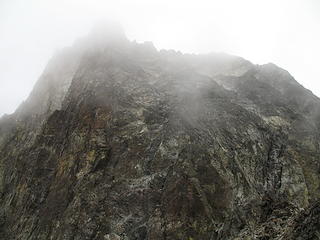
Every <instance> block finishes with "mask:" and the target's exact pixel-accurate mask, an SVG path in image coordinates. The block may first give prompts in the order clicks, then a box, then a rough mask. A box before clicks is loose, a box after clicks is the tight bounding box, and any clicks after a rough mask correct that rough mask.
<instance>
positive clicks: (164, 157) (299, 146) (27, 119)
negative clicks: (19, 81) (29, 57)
mask: <svg viewBox="0 0 320 240" xmlns="http://www.w3.org/2000/svg"><path fill="white" fill-rule="evenodd" d="M110 29H111V30H110ZM319 129H320V99H319V98H317V97H316V96H314V95H313V94H312V93H311V92H310V91H309V90H307V89H305V88H303V87H302V86H301V85H300V84H299V83H298V82H297V81H296V80H295V79H294V78H293V77H292V76H291V75H290V74H289V73H288V72H287V71H285V70H283V69H281V68H279V67H277V66H276V65H274V64H265V65H254V64H252V63H250V62H249V61H247V60H245V59H242V58H240V57H236V56H231V55H227V54H218V53H210V54H202V55H195V54H182V53H181V52H177V51H173V50H169V51H167V50H161V51H158V50H157V49H156V48H155V47H154V46H153V45H152V43H150V42H146V43H136V42H131V41H129V40H128V39H127V38H126V37H125V34H124V32H123V31H122V30H121V29H118V28H114V26H109V27H108V28H107V29H105V28H101V27H99V28H96V29H95V30H94V31H93V32H92V33H91V34H89V35H88V36H87V37H84V38H82V39H79V40H78V41H76V42H75V44H74V45H73V46H71V47H68V48H65V49H62V50H60V51H59V52H57V53H56V55H55V56H54V57H53V58H52V59H51V60H50V61H49V63H48V65H47V67H46V69H45V71H44V72H43V74H42V76H41V77H40V79H39V80H38V82H37V84H36V85H35V87H34V89H33V91H32V92H31V94H30V96H29V98H28V99H27V100H26V101H25V102H23V103H22V104H21V106H20V107H19V108H18V109H17V110H16V112H15V113H14V114H12V115H6V116H4V117H2V118H1V119H0V239H8V240H11V239H12V240H13V239H15V240H18V239H21V240H27V239H28V240H33V239H39V240H40V239H57V240H62V239H66V240H69V239H70V240H81V239H94V240H102V239H104V240H118V239H124V240H133V239H136V240H143V239H148V240H149V239H150V240H151V239H153V240H156V239H183V240H198V239H199V240H218V239H221V240H222V239H232V240H241V239H243V240H249V239H259V240H267V239H278V240H280V239H281V240H289V239H301V240H302V239H312V240H316V239H319V238H320V230H319V229H320V204H319V197H320V162H319V160H320V159H319V158H320V145H319V142H320V141H319V140H320V131H319Z"/></svg>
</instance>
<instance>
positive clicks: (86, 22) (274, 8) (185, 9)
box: [0, 0, 320, 116]
mask: <svg viewBox="0 0 320 240" xmlns="http://www.w3.org/2000/svg"><path fill="white" fill-rule="evenodd" d="M110 18H111V19H115V20H118V21H120V23H121V24H122V25H123V27H124V29H125V31H126V34H127V36H128V38H129V39H130V40H134V39H135V40H137V41H138V42H143V41H152V42H153V43H154V45H155V46H156V48H158V49H162V48H166V49H169V48H170V49H171V48H172V49H176V50H181V51H182V52H188V53H206V52H212V51H216V52H220V51H223V52H227V53H230V54H235V55H239V56H241V57H244V58H246V59H248V60H250V61H251V62H253V63H258V64H263V63H268V62H273V63H275V64H277V65H279V66H280V67H282V68H285V69H286V70H288V71H289V72H290V73H291V74H292V75H293V76H294V77H295V78H296V79H297V81H299V82H300V83H301V84H303V85H304V86H305V87H307V88H309V89H310V90H312V91H313V92H314V93H315V94H317V95H318V96H320V81H319V80H320V79H319V76H320V60H319V57H320V0H203V1H202V0H197V1H191V0H190V1H188V0H181V1H179V0H155V1H153V0H136V1H135V0H115V1H112V0H28V1H26V0H0V84H1V85H0V116H1V115H2V114H3V113H12V112H13V111H14V110H15V109H16V107H17V106H18V105H19V104H20V103H21V102H22V101H23V100H24V99H26V98H27V96H28V94H29V93H30V91H31V89H32V87H33V85H34V84H35V82H36V81H37V79H38V78H39V76H40V75H41V73H42V71H43V69H44V67H45V65H46V63H47V61H48V60H49V58H50V57H51V56H52V55H53V53H54V51H56V50H57V49H59V48H62V47H64V46H68V45H71V44H72V42H73V41H74V40H75V39H76V38H77V37H80V36H83V35H86V34H87V33H88V32H89V31H90V29H91V28H92V26H93V25H94V23H95V22H97V21H100V20H103V19H110Z"/></svg>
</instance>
